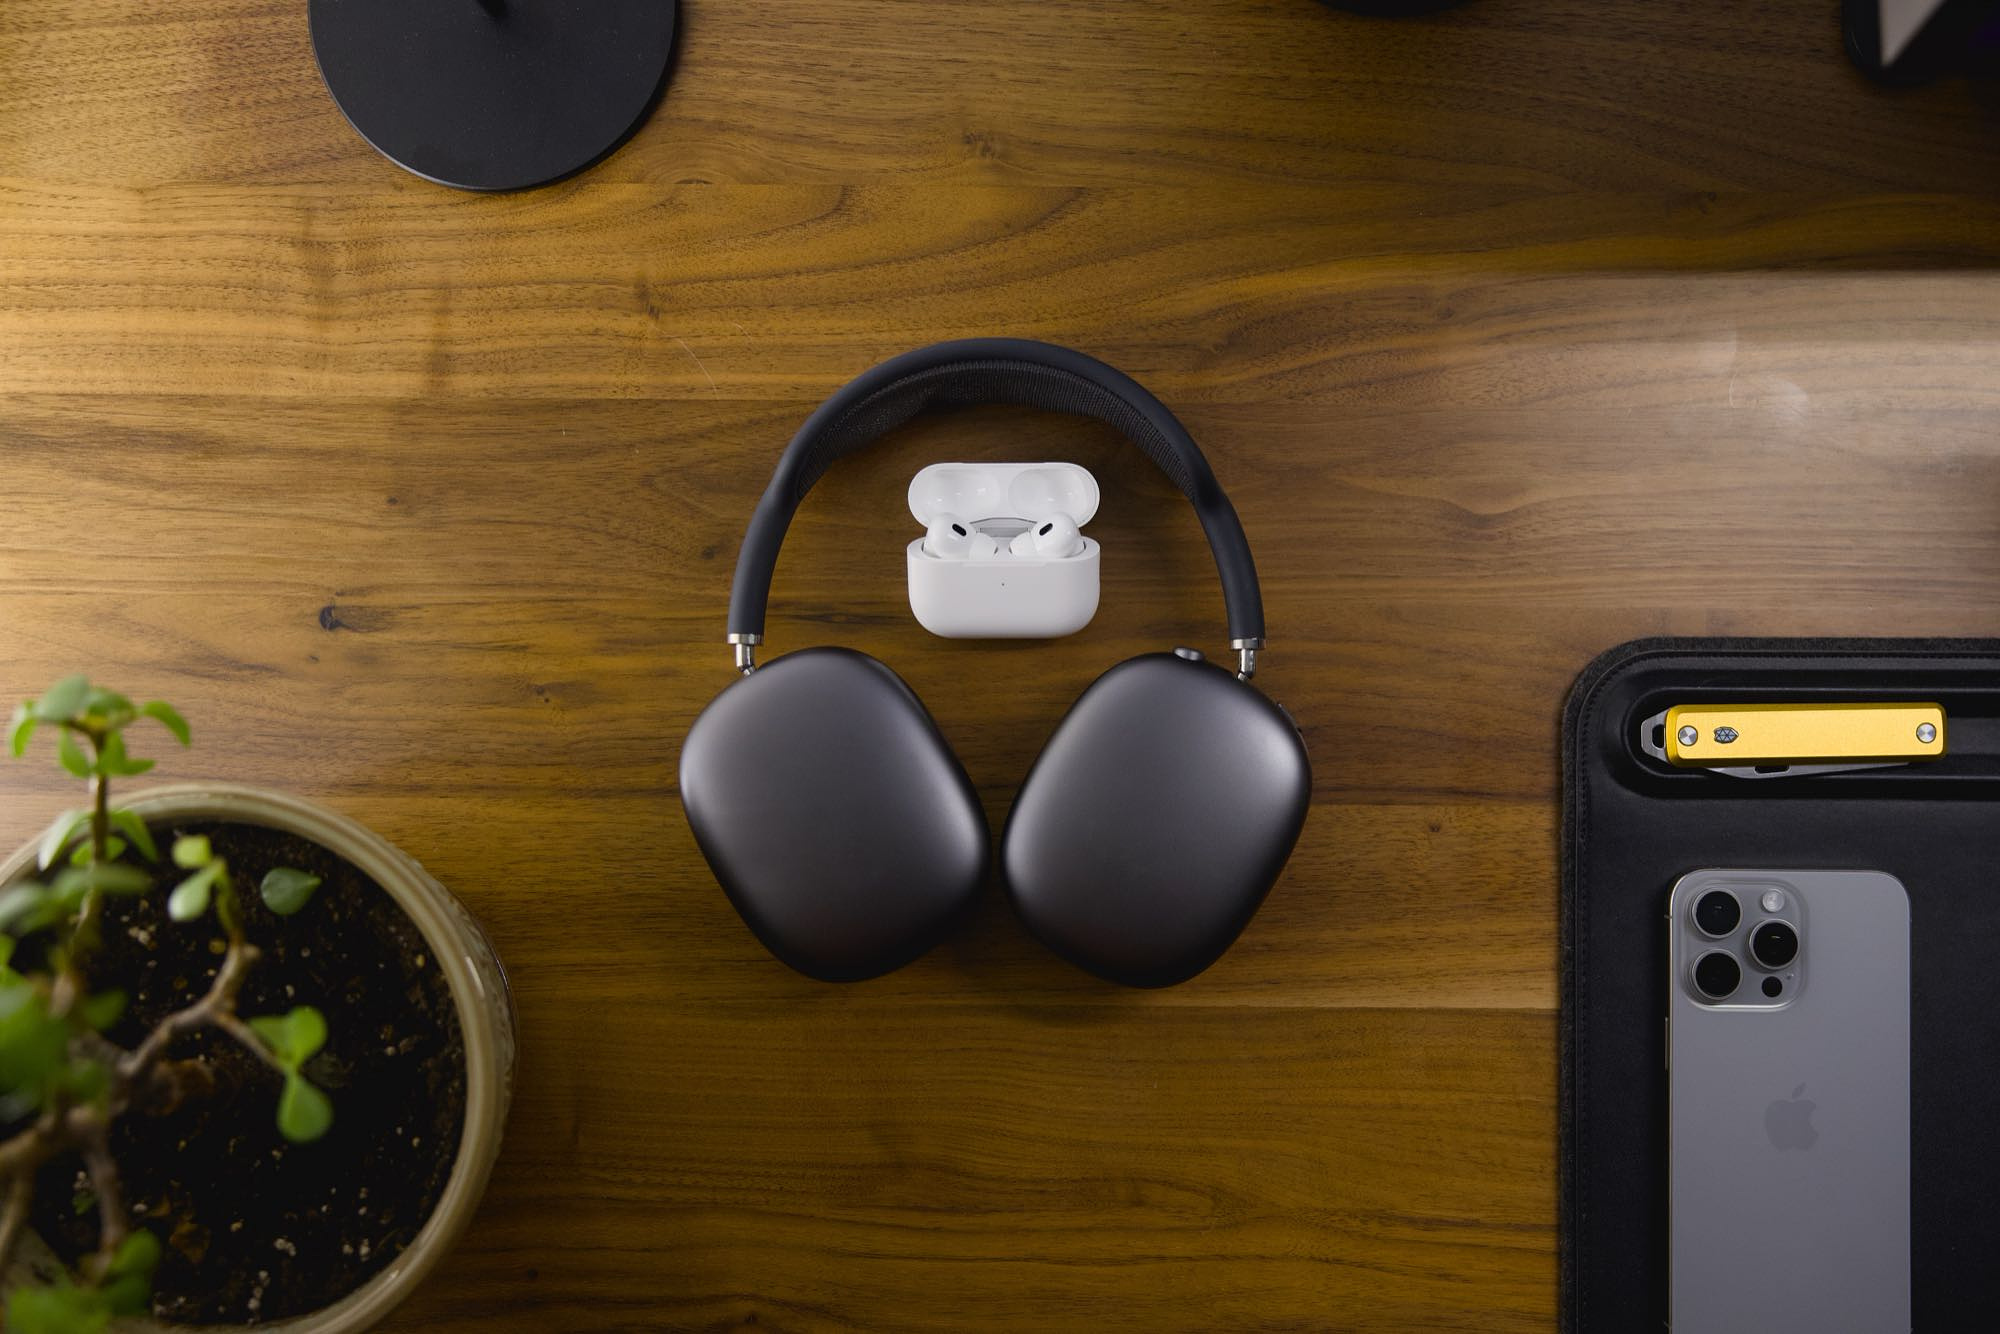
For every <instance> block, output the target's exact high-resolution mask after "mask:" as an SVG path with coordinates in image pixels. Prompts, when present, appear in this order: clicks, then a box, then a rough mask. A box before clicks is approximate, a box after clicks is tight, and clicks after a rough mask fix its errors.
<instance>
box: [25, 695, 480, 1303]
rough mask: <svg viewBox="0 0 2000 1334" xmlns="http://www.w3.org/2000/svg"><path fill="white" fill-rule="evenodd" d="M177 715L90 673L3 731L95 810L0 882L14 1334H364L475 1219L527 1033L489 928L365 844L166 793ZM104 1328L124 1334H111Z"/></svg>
mask: <svg viewBox="0 0 2000 1334" xmlns="http://www.w3.org/2000/svg"><path fill="white" fill-rule="evenodd" d="M141 723H148V724H150V723H157V724H159V725H160V726H162V727H164V728H165V729H166V731H167V732H168V733H171V734H172V735H173V736H174V737H175V738H176V739H178V740H179V741H180V743H181V744H182V745H186V744H187V743H188V740H189V736H188V727H187V724H186V723H185V722H184V721H183V720H182V719H181V716H180V714H179V713H177V712H176V711H175V710H174V709H172V708H171V707H169V706H168V705H166V704H164V703H161V702H158V701H154V702H150V703H145V704H134V703H133V702H132V701H131V700H129V699H127V698H126V697H124V696H122V695H119V694H117V693H116V692H114V691H110V690H106V689H104V688H102V687H100V686H94V685H92V684H90V683H89V682H88V681H87V680H86V679H85V678H83V677H81V676H75V677H70V678H68V679H66V680H63V681H59V682H57V683H56V684H55V685H53V686H50V687H49V688H48V689H47V690H46V691H44V692H43V693H42V694H41V696H40V697H39V698H38V699H33V700H29V701H27V702H25V703H23V704H22V705H21V706H20V707H18V708H17V709H16V710H15V711H14V715H13V720H12V723H11V724H10V726H9V729H8V747H9V751H10V753H11V754H12V755H14V756H15V757H19V756H20V755H22V754H23V752H24V751H25V750H26V749H27V747H28V745H29V743H30V741H31V740H32V738H33V737H34V735H35V734H36V733H37V732H38V731H39V732H46V733H53V737H54V746H55V752H56V758H57V760H58V761H59V762H60V763H61V765H62V767H63V768H64V769H65V770H66V771H67V772H68V773H70V774H71V775H72V776H74V777H75V778H76V779H78V780H80V781H81V782H83V783H85V784H87V786H88V790H89V798H90V799H89V802H88V804H86V805H85V806H83V807H81V808H79V809H77V810H75V811H71V812H67V813H65V814H64V815H63V816H61V817H59V818H58V819H57V820H56V822H55V823H54V824H53V825H51V826H50V828H49V830H48V832H47V833H46V834H45V835H44V836H43V837H42V838H41V839H39V840H37V841H36V843H34V844H33V845H31V846H29V847H26V848H23V849H21V850H20V851H19V852H17V853H16V854H15V855H14V856H13V857H12V858H11V859H9V860H8V861H7V862H5V863H4V864H0V1286H4V1289H5V1291H4V1311H5V1325H6V1328H7V1329H8V1330H9V1331H10V1332H11V1334H96V1331H101V1330H105V1329H107V1328H116V1329H118V1330H133V1331H148V1330H164V1329H180V1328H187V1327H190V1326H193V1327H200V1326H212V1325H225V1324H226V1325H233V1326H242V1325H246V1324H254V1325H261V1326H262V1327H263V1328H265V1329H270V1330H279V1331H284V1334H346V1332H347V1331H354V1330H360V1329H363V1328H366V1327H367V1326H368V1325H371V1324H373V1323H374V1322H375V1321H376V1320H378V1319H380V1318H381V1317H382V1315H383V1314H385V1313H386V1312H387V1311H388V1310H389V1309H390V1308H391V1307H392V1306H394V1305H395V1304H396V1302H398V1301H399V1300H401V1299H402V1298H403V1297H404V1296H406V1295H407V1294H408V1292H409V1291H410V1289H411V1288H413V1287H414V1286H415V1285H416V1284H417V1283H418V1282H420V1281H421V1280H422V1279H423V1277H424V1276H425V1275H426V1274H427V1273H429V1271H430V1270H431V1269H432V1268H433V1267H434V1266H435V1264H436V1263H437V1261H438V1259H439V1258H441V1256H442V1254H443V1253H444V1251H446V1250H447V1249H448V1248H449V1247H450V1245H451V1243H452V1242H453V1241H454V1240H455V1239H456V1237H457V1235H458V1234H459V1232H460V1231H462V1229H463V1228H464V1226H465V1224H466V1222H467V1221H468V1219H469V1218H470V1216H471V1213H472V1211H473V1209H474V1207H475V1206H476V1205H477V1203H478V1199H479V1196H480V1193H481V1192H482V1190H483V1189H484V1187H485V1183H486V1178H487V1175H488V1173H489V1171H490V1170H491V1167H492V1163H493V1158H494V1155H495V1154H496V1153H497V1151H498V1148H499V1141H500V1132H501V1127H502V1124H503V1122H504V1120H505V1116H506V1108H507V1102H508V1096H509V1092H510V1080H511V1077H512V1070H513V1057H514V1042H513V1015H512V1010H511V1007H510V1004H509V1001H508V996H507V991H506V985H505V981H504V978H503V975H502V973H501V971H500V966H499V962H498V960H497V959H496V958H495V957H494V955H493V951H492V949H491V947H490V946H489V945H488V944H487V942H486V940H485V938H484V937H483V936H482V935H481V934H480V931H479V929H478V927H477V925H476V924H475V923H474V922H473V920H472V919H471V917H470V916H469V915H468V914H467V913H466V912H465V910H464V909H463V908H462V907H460V906H459V904H458V903H457V901H456V900H454V899H453V898H452V897H451V896H450V894H448V893H447V892H446V891H445V890H444V888H443V887H442V886H440V885H439V884H438V883H437V882H436V881H435V880H433V879H431V878H430V876H428V875H427V874H425V872H424V871H423V868H422V867H420V866H418V865H417V863H416V862H415V861H413V860H411V859H410V858H409V857H407V856H405V855H403V854H402V853H400V852H399V851H397V850H396V849H395V848H394V847H392V846H391V845H389V844H388V843H386V842H384V841H383V840H382V839H381V838H379V837H377V836H376V835H374V834H372V833H370V832H369V831H368V830H366V829H364V828H363V827H361V826H360V825H358V824H355V823H354V822H353V821H351V820H347V819H345V818H344V817H342V816H339V815H336V814H334V813H333V812H331V811H327V810H324V809H322V808H320V807H318V806H315V805H312V804H311V803H308V802H305V801H301V800H299V799H297V798H295V797H290V796H287V795H284V794H280V793H274V792H267V791H261V790H258V789H254V788H248V787H239V786H233V785H181V786H173V787H164V788H155V789H152V790H150V791H147V792H143V793H141V794H140V795H139V796H137V797H136V798H134V799H132V800H130V801H127V802H124V803H122V804H121V803H114V802H113V800H112V796H111V785H112V782H113V780H116V779H122V778H125V777H129V776H136V775H138V774H141V773H144V772H146V771H147V770H148V769H150V768H151V767H152V764H153V762H152V761H151V760H145V759H139V758H137V757H135V756H134V755H133V754H132V753H131V752H130V751H129V750H128V749H127V746H126V733H127V731H128V729H131V728H133V727H134V726H135V725H138V724H141ZM114 1322H115V1323H114Z"/></svg>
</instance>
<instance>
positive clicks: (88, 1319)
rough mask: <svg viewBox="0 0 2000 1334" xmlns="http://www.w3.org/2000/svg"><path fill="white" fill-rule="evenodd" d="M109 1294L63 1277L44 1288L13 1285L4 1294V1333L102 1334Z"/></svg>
mask: <svg viewBox="0 0 2000 1334" xmlns="http://www.w3.org/2000/svg"><path fill="white" fill-rule="evenodd" d="M111 1301H112V1299H111V1297H110V1296H109V1295H107V1294H106V1293H104V1292H102V1291H100V1290H98V1289H96V1288H79V1287H77V1286H76V1285H75V1284H73V1283H70V1282H69V1281H67V1280H64V1281H62V1282H59V1283H57V1284H55V1285H54V1286H53V1287H47V1288H16V1289H14V1291H13V1292H11V1293H9V1294H8V1295H7V1330H8V1334H104V1330H105V1328H106V1327H107V1326H109V1325H110V1324H111Z"/></svg>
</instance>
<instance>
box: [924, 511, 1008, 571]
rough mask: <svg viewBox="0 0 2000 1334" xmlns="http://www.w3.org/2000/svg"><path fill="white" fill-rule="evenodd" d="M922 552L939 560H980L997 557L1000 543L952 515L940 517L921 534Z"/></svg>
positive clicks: (941, 515)
mask: <svg viewBox="0 0 2000 1334" xmlns="http://www.w3.org/2000/svg"><path fill="white" fill-rule="evenodd" d="M924 550H925V551H926V552H928V553H929V554H930V555H933V556H936V557H937V558H938V559H939V560H980V559H983V558H985V557H988V556H997V555H999V554H1000V543H999V541H998V540H997V539H996V538H994V536H993V535H992V534H991V533H987V532H982V531H981V530H980V529H977V528H974V527H973V526H972V525H971V524H969V523H967V522H966V521H965V520H963V519H961V518H959V517H958V516H957V515H955V514H940V515H938V517H937V520H936V522H934V523H932V524H931V526H930V528H929V530H928V531H926V532H925V534H924Z"/></svg>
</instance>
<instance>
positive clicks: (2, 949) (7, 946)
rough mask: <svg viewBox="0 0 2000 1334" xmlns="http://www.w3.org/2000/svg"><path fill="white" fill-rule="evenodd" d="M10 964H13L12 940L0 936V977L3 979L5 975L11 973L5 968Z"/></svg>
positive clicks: (8, 979) (10, 937)
mask: <svg viewBox="0 0 2000 1334" xmlns="http://www.w3.org/2000/svg"><path fill="white" fill-rule="evenodd" d="M12 962H14V938H13V937H12V936H7V935H0V977H5V975H6V974H7V973H9V972H12V971H13V970H12V969H10V968H8V967H7V965H8V964H10V963H12ZM6 980H7V981H12V980H13V979H12V978H6Z"/></svg>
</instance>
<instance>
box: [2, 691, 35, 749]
mask: <svg viewBox="0 0 2000 1334" xmlns="http://www.w3.org/2000/svg"><path fill="white" fill-rule="evenodd" d="M37 721H38V719H37V718H36V717H35V701H33V700H31V699H30V700H23V701H22V702H21V703H19V704H16V705H15V706H14V712H13V713H12V714H11V715H9V717H8V719H7V749H8V751H9V752H10V753H11V754H12V755H13V756H14V758H15V759H17V760H18V759H20V758H21V755H22V753H23V752H25V751H26V750H27V749H28V738H29V737H31V736H33V735H34V734H35V723H36V722H37Z"/></svg>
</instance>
